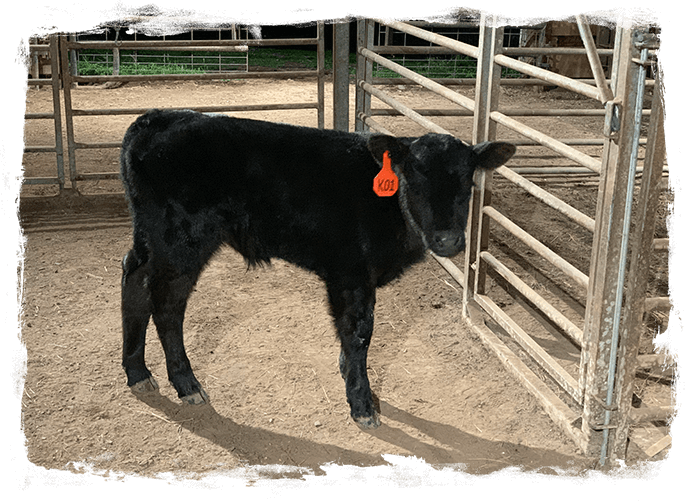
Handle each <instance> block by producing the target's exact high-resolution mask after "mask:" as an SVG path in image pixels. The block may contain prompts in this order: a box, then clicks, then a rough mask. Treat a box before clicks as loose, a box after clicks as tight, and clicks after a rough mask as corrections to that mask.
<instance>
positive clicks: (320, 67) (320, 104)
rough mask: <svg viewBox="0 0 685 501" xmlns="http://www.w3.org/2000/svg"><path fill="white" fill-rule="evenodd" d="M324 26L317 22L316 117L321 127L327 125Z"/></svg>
mask: <svg viewBox="0 0 685 501" xmlns="http://www.w3.org/2000/svg"><path fill="white" fill-rule="evenodd" d="M323 28H324V24H323V22H321V21H319V22H318V23H317V24H316V37H317V39H318V42H317V44H316V71H317V74H316V91H317V95H318V100H317V106H316V118H317V126H318V127H319V129H323V128H324V127H325V115H324V110H325V106H324V92H325V90H324V71H325V65H326V51H325V46H324V36H323V34H324V33H323Z"/></svg>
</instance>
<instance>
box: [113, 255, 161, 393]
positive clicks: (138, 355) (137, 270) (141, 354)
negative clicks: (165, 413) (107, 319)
mask: <svg viewBox="0 0 685 501" xmlns="http://www.w3.org/2000/svg"><path fill="white" fill-rule="evenodd" d="M141 254H143V255H142V256H141ZM121 267H122V277H121V318H122V327H123V356H122V365H123V366H124V370H125V371H126V378H127V383H128V386H130V387H131V388H132V389H133V390H134V391H152V390H155V389H157V388H158V387H159V386H158V385H157V382H156V381H155V379H154V378H153V377H152V374H151V373H150V371H149V370H148V368H147V367H146V366H145V332H146V330H147V325H148V323H149V321H150V315H151V314H152V305H151V301H150V291H149V289H148V284H147V282H148V279H149V272H150V265H149V263H148V262H147V253H146V252H145V251H143V252H141V251H138V252H136V250H135V249H131V250H130V251H129V252H128V254H126V256H124V259H123V260H122V262H121Z"/></svg>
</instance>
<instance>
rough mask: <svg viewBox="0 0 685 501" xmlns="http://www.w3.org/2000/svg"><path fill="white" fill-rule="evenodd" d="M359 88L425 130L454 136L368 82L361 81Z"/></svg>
mask: <svg viewBox="0 0 685 501" xmlns="http://www.w3.org/2000/svg"><path fill="white" fill-rule="evenodd" d="M359 86H360V87H361V88H362V89H364V90H365V91H366V92H368V93H369V94H371V95H372V96H374V97H376V98H378V99H380V100H381V101H383V102H384V103H386V104H388V105H390V106H392V107H393V108H394V109H396V110H397V111H399V112H400V113H401V114H402V115H404V116H405V117H407V118H409V119H410V120H413V121H414V122H416V123H417V124H419V125H421V126H422V127H424V128H425V129H428V130H429V131H431V132H435V133H437V134H449V135H452V133H451V132H450V131H448V130H447V129H443V128H442V127H440V126H439V125H437V124H436V123H434V122H431V121H430V120H428V119H427V118H424V117H422V116H421V115H420V114H419V113H417V112H416V111H414V110H412V109H411V108H410V107H409V106H406V105H404V104H402V103H401V102H399V101H398V100H397V99H394V98H393V97H391V96H389V95H388V94H386V93H385V92H383V91H381V90H379V89H377V88H376V87H374V86H373V85H370V84H369V83H368V82H365V81H364V80H361V81H360V82H359Z"/></svg>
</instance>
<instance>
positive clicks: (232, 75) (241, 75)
mask: <svg viewBox="0 0 685 501" xmlns="http://www.w3.org/2000/svg"><path fill="white" fill-rule="evenodd" d="M317 75H318V71H317V70H308V71H249V72H248V71H230V72H228V71H223V72H216V73H178V74H172V75H92V76H90V75H89V76H77V75H72V76H71V77H70V78H69V79H70V80H71V81H72V82H78V83H103V82H161V81H167V80H238V79H248V78H307V77H313V76H317Z"/></svg>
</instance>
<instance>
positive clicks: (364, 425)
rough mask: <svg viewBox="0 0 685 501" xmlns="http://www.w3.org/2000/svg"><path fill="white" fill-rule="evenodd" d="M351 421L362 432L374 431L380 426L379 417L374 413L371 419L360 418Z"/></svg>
mask: <svg viewBox="0 0 685 501" xmlns="http://www.w3.org/2000/svg"><path fill="white" fill-rule="evenodd" d="M352 419H354V422H355V423H357V426H359V428H360V429H362V430H375V429H376V428H378V427H379V426H380V425H381V417H380V415H379V414H378V413H377V412H374V413H373V416H371V417H365V416H360V417H353V418H352Z"/></svg>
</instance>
